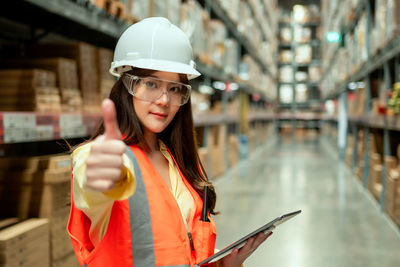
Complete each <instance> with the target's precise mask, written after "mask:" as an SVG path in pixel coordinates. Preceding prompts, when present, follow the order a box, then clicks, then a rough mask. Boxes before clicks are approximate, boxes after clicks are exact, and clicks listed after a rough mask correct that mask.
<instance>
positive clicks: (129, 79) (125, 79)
mask: <svg viewBox="0 0 400 267" xmlns="http://www.w3.org/2000/svg"><path fill="white" fill-rule="evenodd" d="M140 79H153V80H157V81H162V82H167V83H175V84H179V85H183V86H185V87H186V88H187V89H188V92H189V93H188V95H187V97H186V98H185V99H184V102H183V103H181V104H179V105H177V106H183V105H185V104H186V103H187V102H188V101H189V98H190V95H191V91H192V87H191V86H190V85H189V84H185V83H181V82H176V81H170V80H164V79H160V78H156V77H151V76H137V75H132V74H129V73H124V74H123V76H122V83H123V84H124V86H125V88H126V90H127V91H128V93H129V94H131V95H132V96H134V97H136V98H137V99H140V100H143V101H148V102H155V101H156V100H157V99H159V98H160V97H161V96H162V95H163V94H165V93H167V95H168V94H169V93H168V91H166V92H162V94H160V96H158V97H157V98H156V99H155V100H153V101H150V100H146V99H143V98H140V97H138V96H137V95H136V94H135V93H134V92H133V87H134V86H135V83H136V82H137V81H139V80H140ZM168 100H169V102H170V103H171V99H170V97H169V95H168ZM171 105H173V104H172V103H171Z"/></svg>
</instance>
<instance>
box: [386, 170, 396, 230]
mask: <svg viewBox="0 0 400 267" xmlns="http://www.w3.org/2000/svg"><path fill="white" fill-rule="evenodd" d="M385 179H386V190H385V192H386V194H385V210H386V212H387V213H388V214H389V215H390V217H392V218H393V219H394V218H396V220H395V221H396V223H397V224H399V225H400V171H399V170H398V169H397V170H390V171H389V172H388V173H387V175H386V177H385Z"/></svg>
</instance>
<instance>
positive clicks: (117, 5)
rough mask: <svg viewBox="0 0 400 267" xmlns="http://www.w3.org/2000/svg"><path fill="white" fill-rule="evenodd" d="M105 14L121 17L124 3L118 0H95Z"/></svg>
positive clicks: (123, 11)
mask: <svg viewBox="0 0 400 267" xmlns="http://www.w3.org/2000/svg"><path fill="white" fill-rule="evenodd" d="M94 4H95V5H96V6H97V7H98V8H100V9H103V10H105V11H106V12H107V14H109V15H111V16H114V17H117V18H120V19H122V18H123V17H124V14H125V5H124V3H122V2H121V1H120V0H96V1H95V3H94Z"/></svg>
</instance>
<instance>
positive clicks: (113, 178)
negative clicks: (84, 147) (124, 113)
mask: <svg viewBox="0 0 400 267" xmlns="http://www.w3.org/2000/svg"><path fill="white" fill-rule="evenodd" d="M101 109H102V115H103V121H104V128H105V132H104V134H103V135H100V136H98V137H97V138H96V139H95V140H94V141H93V144H92V146H91V149H90V153H89V156H88V158H87V159H86V187H87V188H89V189H92V190H94V191H99V192H107V191H109V190H111V189H113V188H114V186H115V183H116V182H117V181H119V180H120V179H121V170H122V167H123V158H122V157H123V155H124V153H125V150H126V145H125V143H124V142H123V141H122V140H121V132H120V130H119V127H118V122H117V116H116V111H115V105H114V103H113V102H112V101H111V100H110V99H105V100H104V101H103V103H102V106H101Z"/></svg>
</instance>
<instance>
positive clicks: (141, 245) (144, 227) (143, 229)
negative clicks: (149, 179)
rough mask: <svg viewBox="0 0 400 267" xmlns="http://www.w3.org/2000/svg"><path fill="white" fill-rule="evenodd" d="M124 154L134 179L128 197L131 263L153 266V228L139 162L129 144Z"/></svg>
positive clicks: (154, 261) (154, 263)
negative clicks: (133, 188) (131, 193)
mask: <svg viewBox="0 0 400 267" xmlns="http://www.w3.org/2000/svg"><path fill="white" fill-rule="evenodd" d="M126 155H127V156H128V157H129V159H130V160H131V161H132V163H133V168H134V172H135V180H136V191H135V194H133V196H131V197H130V198H129V217H130V227H131V240H132V259H133V265H134V266H155V265H156V260H155V254H154V240H153V230H152V228H151V217H150V207H149V200H148V199H147V192H146V187H145V185H144V181H143V176H142V172H141V170H140V166H139V162H138V161H137V159H136V156H135V155H134V154H133V152H132V150H131V148H130V147H129V146H128V147H127V148H126ZM135 203H138V205H135Z"/></svg>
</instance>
